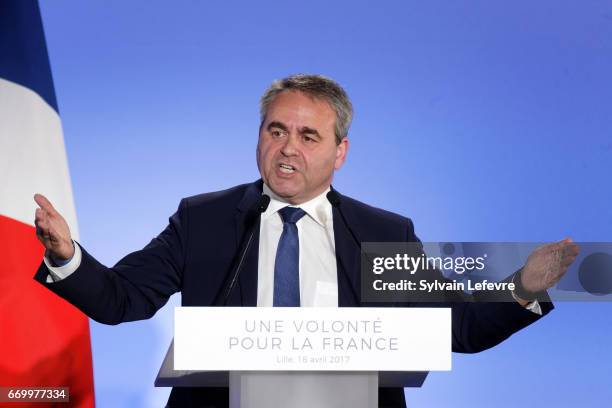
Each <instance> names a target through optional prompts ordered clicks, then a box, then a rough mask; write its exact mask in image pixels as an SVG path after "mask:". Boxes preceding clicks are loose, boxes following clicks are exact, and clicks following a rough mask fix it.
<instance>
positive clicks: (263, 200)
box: [215, 194, 270, 306]
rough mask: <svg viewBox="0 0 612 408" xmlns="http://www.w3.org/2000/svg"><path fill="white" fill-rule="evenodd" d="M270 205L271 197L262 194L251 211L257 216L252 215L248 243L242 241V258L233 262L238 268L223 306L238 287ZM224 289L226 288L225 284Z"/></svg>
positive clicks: (224, 297) (233, 275) (233, 274)
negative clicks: (263, 214)
mask: <svg viewBox="0 0 612 408" xmlns="http://www.w3.org/2000/svg"><path fill="white" fill-rule="evenodd" d="M268 205H270V196H268V195H266V194H262V195H261V197H260V198H259V200H258V201H257V203H256V204H255V205H254V206H253V208H252V209H251V210H250V212H254V213H255V214H253V215H252V217H253V219H251V220H250V221H251V222H252V224H251V227H250V229H249V230H248V231H247V234H248V238H247V240H246V243H245V241H244V240H243V241H242V243H243V244H244V248H243V249H242V251H241V252H239V255H240V256H239V257H237V258H234V261H233V262H232V265H234V264H235V265H236V268H235V269H234V272H233V273H232V274H231V275H230V276H231V280H230V281H229V282H230V283H229V286H228V287H227V290H226V291H225V295H224V296H223V303H222V305H223V306H226V305H227V301H228V299H229V297H230V295H231V293H232V290H233V289H234V287H235V286H236V282H238V277H239V276H240V272H241V271H242V269H243V265H244V260H245V258H246V254H247V253H248V252H249V248H250V247H251V242H252V241H253V236H254V235H255V231H256V230H259V223H260V221H261V214H262V213H264V212H265V211H266V209H267V208H268ZM245 236H247V235H245ZM226 282H227V280H226ZM222 287H225V282H224V285H223V286H222ZM215 304H217V302H215Z"/></svg>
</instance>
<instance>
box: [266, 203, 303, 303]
mask: <svg viewBox="0 0 612 408" xmlns="http://www.w3.org/2000/svg"><path fill="white" fill-rule="evenodd" d="M278 213H279V214H280V216H281V218H282V219H283V233H282V234H281V237H280V240H279V241H278V248H277V250H276V261H275V262H274V302H273V304H274V306H284V307H298V306H300V241H299V238H298V230H297V225H295V223H296V222H298V220H299V219H300V218H302V217H303V216H304V215H305V214H306V213H305V212H304V210H302V209H301V208H294V207H285V208H282V209H280V210H279V211H278Z"/></svg>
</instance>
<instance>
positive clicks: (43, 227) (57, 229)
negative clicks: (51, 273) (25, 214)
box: [34, 194, 74, 261]
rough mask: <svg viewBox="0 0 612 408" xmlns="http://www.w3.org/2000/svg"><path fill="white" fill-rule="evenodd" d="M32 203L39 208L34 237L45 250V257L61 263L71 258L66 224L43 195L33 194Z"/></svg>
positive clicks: (72, 253) (68, 230) (70, 242)
mask: <svg viewBox="0 0 612 408" xmlns="http://www.w3.org/2000/svg"><path fill="white" fill-rule="evenodd" d="M34 201H36V204H38V206H39V207H40V208H37V209H36V218H35V220H34V224H35V225H36V236H37V237H38V240H39V241H40V242H42V244H43V245H44V246H45V248H46V249H47V255H51V256H52V257H53V258H55V259H58V260H61V261H66V260H68V259H70V258H72V256H73V255H74V246H73V245H72V238H71V236H70V228H69V227H68V223H66V220H65V219H64V217H62V215H61V214H60V213H58V212H57V210H56V209H55V208H53V205H52V204H51V202H50V201H49V200H47V197H45V196H44V195H42V194H35V195H34Z"/></svg>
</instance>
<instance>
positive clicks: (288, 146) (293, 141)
mask: <svg viewBox="0 0 612 408" xmlns="http://www.w3.org/2000/svg"><path fill="white" fill-rule="evenodd" d="M297 149H298V137H297V136H296V135H294V134H289V135H287V137H286V138H285V142H284V144H283V146H282V147H281V153H282V154H283V155H285V156H293V155H296V154H297Z"/></svg>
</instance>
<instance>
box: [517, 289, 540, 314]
mask: <svg viewBox="0 0 612 408" xmlns="http://www.w3.org/2000/svg"><path fill="white" fill-rule="evenodd" d="M512 297H513V298H514V300H516V301H517V302H518V301H519V299H518V298H517V297H516V295H515V294H514V291H512ZM524 308H525V309H527V310H529V311H530V312H532V313H535V314H537V315H538V316H542V307H541V306H540V302H538V300H537V299H536V300H533V301H531V302H529V303H527V304H526V305H525V306H524Z"/></svg>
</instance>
